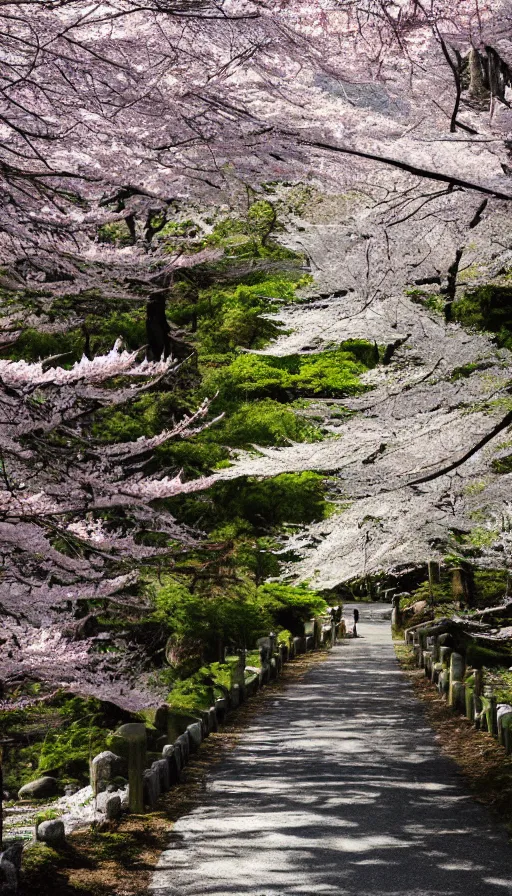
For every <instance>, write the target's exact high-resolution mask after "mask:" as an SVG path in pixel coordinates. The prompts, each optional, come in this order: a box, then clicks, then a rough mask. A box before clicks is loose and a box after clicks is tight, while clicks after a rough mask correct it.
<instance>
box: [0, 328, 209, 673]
mask: <svg viewBox="0 0 512 896" xmlns="http://www.w3.org/2000/svg"><path fill="white" fill-rule="evenodd" d="M137 354H138V353H137V352H128V351H126V350H123V349H122V347H121V345H120V344H119V343H118V344H116V345H115V346H114V348H113V349H112V350H111V352H109V353H108V354H107V355H104V356H99V357H96V358H94V359H92V360H89V359H87V358H85V357H84V358H82V360H81V361H80V362H78V363H76V364H74V365H73V366H72V367H71V368H70V369H65V368H63V367H59V366H54V365H52V363H51V359H50V361H49V362H48V361H47V362H40V363H27V362H24V361H9V360H3V361H0V383H1V391H0V423H1V431H0V432H1V435H0V454H1V477H2V482H1V485H0V530H1V543H2V547H1V582H0V605H1V613H2V659H1V665H0V678H2V677H9V676H10V675H12V674H15V675H19V674H24V675H26V674H28V673H30V674H36V675H39V676H41V677H43V679H44V680H46V681H50V682H51V681H52V679H53V680H57V681H61V682H62V681H66V678H67V675H70V674H72V680H73V681H76V680H77V678H79V677H80V675H81V674H85V671H84V670H85V669H86V668H89V669H90V667H91V664H92V666H93V667H94V666H95V665H97V664H98V663H97V658H96V662H95V660H94V657H92V659H91V656H90V654H89V650H88V648H90V646H91V644H90V641H89V640H88V638H87V627H85V628H84V625H83V623H80V622H77V620H79V619H80V618H81V617H82V616H83V612H80V611H79V610H78V612H77V608H78V607H79V605H80V603H81V602H83V603H85V605H86V607H87V606H89V602H90V601H93V602H98V601H99V602H100V604H101V605H103V606H104V605H105V603H108V601H109V600H112V601H119V602H121V603H123V602H124V603H125V604H127V605H128V606H129V605H130V604H131V605H132V606H134V607H135V606H137V605H138V604H139V605H140V601H141V598H140V596H139V597H135V596H133V595H132V597H130V596H129V594H128V592H127V589H128V591H129V589H130V586H133V585H134V584H135V583H136V581H137V577H138V569H139V568H140V567H141V565H142V566H144V565H146V564H148V563H151V562H152V561H154V560H155V559H160V560H161V559H163V558H166V557H167V558H168V557H169V556H170V555H171V554H172V553H173V552H174V553H175V552H176V550H177V549H179V546H180V545H183V544H188V545H189V546H190V545H192V544H193V543H194V538H193V536H192V534H191V533H189V532H187V531H185V530H183V529H182V528H180V527H179V526H178V525H177V524H176V522H175V521H174V519H173V518H172V516H171V515H170V514H169V512H168V511H167V510H166V509H165V499H166V498H169V497H174V496H176V495H179V494H185V493H187V492H190V491H193V490H197V489H202V488H205V487H207V486H208V485H209V480H207V479H204V478H203V479H197V480H194V481H191V482H183V481H182V479H181V477H180V476H179V475H162V474H160V475H158V476H155V475H151V474H149V473H147V472H146V470H147V465H148V462H149V461H150V459H151V457H152V454H153V452H154V451H155V449H156V448H157V447H158V446H159V445H163V444H164V443H166V442H167V441H169V440H170V439H175V438H180V437H186V436H190V435H192V434H194V432H198V431H200V430H201V429H202V428H203V427H204V417H205V415H206V412H207V404H206V403H205V404H203V406H201V407H200V408H199V409H198V410H197V411H196V413H195V414H193V415H192V416H190V417H187V418H185V419H183V420H181V421H177V422H175V423H174V424H173V425H172V426H171V427H170V428H169V429H167V430H165V431H163V432H161V433H160V434H159V435H158V436H156V437H154V438H139V439H137V440H136V441H134V442H128V443H117V444H116V443H114V444H108V445H105V444H102V443H101V442H99V441H98V440H96V439H94V438H93V436H92V435H91V426H90V423H91V420H92V417H93V415H94V413H96V412H97V411H98V410H100V409H102V408H109V409H112V408H115V407H118V406H122V405H125V404H126V403H127V402H131V401H133V399H134V398H136V397H137V396H139V395H140V394H141V393H142V392H143V391H146V390H148V389H151V388H153V387H154V386H155V385H156V384H158V385H159V386H161V385H162V384H163V383H165V381H166V380H168V379H169V378H170V377H173V376H174V375H175V373H176V368H177V364H176V362H175V361H173V360H172V359H170V358H169V359H167V360H162V361H158V362H148V361H146V360H142V361H140V360H139V359H138V357H137ZM155 502H157V504H158V510H155V509H154V508H155ZM162 502H164V503H162ZM156 535H158V536H159V542H160V544H161V546H160V547H155V546H154V538H155V536H156ZM123 592H124V595H123ZM139 593H140V592H139ZM97 605H99V604H97ZM89 623H90V619H89ZM89 627H90V625H89ZM82 636H84V637H85V642H84V643H78V641H77V638H78V639H79V638H81V637H82ZM73 643H75V647H76V649H75V648H74V647H73V646H72V645H73ZM45 645H46V646H45ZM66 645H67V646H66ZM50 648H51V649H50ZM52 657H53V658H52ZM100 665H101V663H100ZM85 680H87V679H86V678H85ZM100 680H104V682H105V687H106V686H107V682H108V676H103V679H102V678H101V676H100V677H99V678H97V679H96V680H95V682H94V688H96V687H98V686H99V684H98V682H99V681H100ZM90 687H92V685H90ZM86 690H87V688H86Z"/></svg>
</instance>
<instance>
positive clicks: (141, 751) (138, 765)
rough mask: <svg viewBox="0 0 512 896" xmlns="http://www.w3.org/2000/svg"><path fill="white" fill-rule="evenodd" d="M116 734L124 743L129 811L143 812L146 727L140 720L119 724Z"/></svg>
mask: <svg viewBox="0 0 512 896" xmlns="http://www.w3.org/2000/svg"><path fill="white" fill-rule="evenodd" d="M116 734H117V735H118V736H119V737H120V738H122V740H123V741H124V744H125V755H126V756H127V759H128V783H129V785H130V790H129V803H128V804H129V807H130V812H135V813H137V814H140V813H141V812H144V771H145V768H146V749H147V746H146V744H147V740H146V727H145V725H142V724H141V723H140V722H128V724H126V725H121V727H120V728H118V730H117V732H116Z"/></svg>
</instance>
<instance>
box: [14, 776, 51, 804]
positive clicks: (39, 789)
mask: <svg viewBox="0 0 512 896" xmlns="http://www.w3.org/2000/svg"><path fill="white" fill-rule="evenodd" d="M58 792H59V783H58V781H57V779H56V778H52V777H51V776H50V775H45V776H44V777H42V778H36V780H35V781H29V783H28V784H24V785H23V787H20V789H19V791H18V799H20V800H44V799H46V798H47V797H50V796H57V794H58Z"/></svg>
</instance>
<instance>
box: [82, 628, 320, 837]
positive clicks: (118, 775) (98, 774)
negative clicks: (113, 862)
mask: <svg viewBox="0 0 512 896" xmlns="http://www.w3.org/2000/svg"><path fill="white" fill-rule="evenodd" d="M326 625H327V621H326V620H324V619H323V618H322V619H320V620H319V619H318V617H317V619H314V620H311V622H310V623H306V624H305V635H304V637H303V638H300V637H298V638H290V639H289V641H288V642H284V643H280V644H279V643H278V640H277V636H276V635H275V634H274V633H273V632H271V633H270V634H269V635H268V636H267V637H265V638H260V639H259V641H258V642H257V647H258V650H259V654H260V667H259V668H256V667H254V669H253V668H252V667H246V656H247V654H246V651H245V650H239V651H236V652H235V651H234V650H233V649H232V650H231V653H230V654H228V655H226V656H225V658H224V661H225V663H226V664H227V665H228V666H229V667H230V672H231V687H230V688H229V689H228V688H226V689H225V691H226V693H225V694H224V695H223V696H222V697H217V699H215V700H214V703H213V705H212V706H211V707H210V709H209V710H207V711H205V712H202V713H201V714H200V715H201V718H200V719H199V718H198V719H197V720H192V719H191V720H190V724H188V725H187V726H186V730H184V731H183V730H181V733H179V734H178V736H177V737H176V736H175V735H176V733H177V731H176V726H175V724H174V723H173V721H172V720H173V719H174V718H175V716H176V714H175V713H174V714H173V712H172V708H171V707H170V706H168V705H167V704H163V705H162V706H161V707H159V709H157V710H156V711H154V713H153V714H154V719H153V717H152V721H153V722H154V727H156V729H157V731H161V732H162V734H161V736H160V737H159V738H157V739H156V743H157V745H159V749H160V751H161V752H160V755H158V754H156V755H155V753H151V751H149V750H148V738H147V729H146V725H145V724H143V723H142V722H129V723H127V724H125V725H121V727H120V728H119V729H118V730H117V731H116V732H115V734H114V735H113V737H112V738H111V744H110V746H111V750H105V751H104V752H103V753H100V754H99V755H98V756H95V757H94V759H93V760H92V763H91V785H92V789H93V794H94V797H95V799H96V800H97V804H98V807H99V806H100V797H101V807H102V811H104V812H105V814H106V817H107V818H108V819H109V820H112V819H113V818H114V817H115V816H116V815H117V814H118V812H120V810H121V796H119V795H116V791H115V782H116V779H119V780H121V781H123V780H124V779H126V778H127V779H128V800H127V807H128V808H129V811H130V812H133V813H136V814H140V813H142V812H144V811H145V808H146V807H149V808H153V807H154V806H155V805H156V802H157V800H158V798H159V797H160V795H161V794H162V793H165V792H166V791H168V790H169V788H170V787H171V786H172V785H173V784H175V783H177V782H178V781H179V778H180V774H181V771H182V769H183V768H184V767H185V765H186V764H187V762H188V760H189V757H190V756H191V755H192V754H193V753H194V752H196V750H198V749H199V746H200V744H201V742H202V740H203V738H204V737H207V736H208V734H210V733H211V732H212V731H216V730H217V728H218V724H219V723H222V722H223V721H224V720H225V717H226V714H227V712H228V711H229V709H235V708H236V707H238V706H239V705H240V703H242V702H243V701H244V700H245V698H246V697H247V696H251V695H252V694H253V693H254V692H255V690H257V689H258V687H260V686H262V685H264V684H265V683H266V682H267V681H269V680H271V679H275V678H277V677H278V676H279V674H280V672H281V670H282V667H283V665H284V663H285V662H287V661H288V660H290V659H293V658H294V657H295V656H296V655H298V654H300V653H304V652H305V651H306V650H307V649H313V648H315V647H319V646H321V644H322V643H324V642H325V641H327V640H328V639H329V640H330V643H331V644H333V643H334V642H335V640H336V625H337V623H336V621H335V620H334V619H332V618H331V617H330V616H329V617H328V629H329V631H328V632H326V628H325V626H326ZM310 632H311V634H310ZM309 638H311V639H312V642H313V643H312V644H310V642H309V641H308V639H309ZM246 669H248V670H249V671H250V672H252V673H253V674H252V675H249V676H248V678H246ZM212 696H213V691H212ZM198 715H199V714H198ZM177 730H178V731H179V730H180V729H179V728H178V729H177ZM173 738H174V739H173ZM123 791H124V785H123V784H121V789H120V790H119V793H123ZM123 795H124V793H123ZM124 804H126V799H124ZM109 813H110V815H109Z"/></svg>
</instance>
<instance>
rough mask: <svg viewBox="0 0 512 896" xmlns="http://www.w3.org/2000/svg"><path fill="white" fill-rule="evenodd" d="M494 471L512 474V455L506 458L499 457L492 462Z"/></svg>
mask: <svg viewBox="0 0 512 896" xmlns="http://www.w3.org/2000/svg"><path fill="white" fill-rule="evenodd" d="M491 466H492V469H493V471H494V472H495V473H501V474H505V473H512V454H507V455H506V457H499V458H496V459H495V460H493V461H492V464H491Z"/></svg>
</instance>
